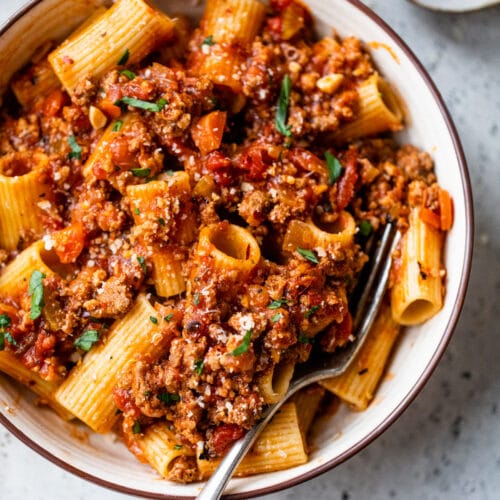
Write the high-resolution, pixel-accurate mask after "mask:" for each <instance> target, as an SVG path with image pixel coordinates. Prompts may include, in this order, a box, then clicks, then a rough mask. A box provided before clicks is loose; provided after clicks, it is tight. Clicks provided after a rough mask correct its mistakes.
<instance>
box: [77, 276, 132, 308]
mask: <svg viewBox="0 0 500 500" xmlns="http://www.w3.org/2000/svg"><path fill="white" fill-rule="evenodd" d="M131 305H132V294H131V293H130V291H129V290H128V287H127V286H126V285H125V283H124V282H123V279H121V278H118V277H117V276H112V277H111V278H109V279H108V280H107V281H105V282H104V283H103V284H102V285H101V287H100V288H98V289H97V291H96V294H95V298H94V299H91V300H88V301H87V302H85V303H84V304H83V307H84V308H85V309H86V310H87V311H88V312H89V313H90V314H91V315H92V316H95V317H96V318H117V317H118V316H120V315H122V314H124V313H125V312H127V310H128V309H129V308H130V306H131Z"/></svg>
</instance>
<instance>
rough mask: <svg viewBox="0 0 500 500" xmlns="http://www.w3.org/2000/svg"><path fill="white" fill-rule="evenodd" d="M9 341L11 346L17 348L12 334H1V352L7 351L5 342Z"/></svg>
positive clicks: (3, 332)
mask: <svg viewBox="0 0 500 500" xmlns="http://www.w3.org/2000/svg"><path fill="white" fill-rule="evenodd" d="M6 340H8V341H9V344H10V345H13V346H16V345H17V342H16V339H15V338H14V337H13V336H12V335H11V333H10V332H5V331H1V332H0V351H3V350H4V349H5V341H6Z"/></svg>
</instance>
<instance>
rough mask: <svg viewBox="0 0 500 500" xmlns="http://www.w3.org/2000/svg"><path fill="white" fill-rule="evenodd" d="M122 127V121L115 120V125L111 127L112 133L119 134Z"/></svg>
mask: <svg viewBox="0 0 500 500" xmlns="http://www.w3.org/2000/svg"><path fill="white" fill-rule="evenodd" d="M122 126H123V121H122V120H116V122H115V124H114V125H113V132H119V131H120V129H121V128H122Z"/></svg>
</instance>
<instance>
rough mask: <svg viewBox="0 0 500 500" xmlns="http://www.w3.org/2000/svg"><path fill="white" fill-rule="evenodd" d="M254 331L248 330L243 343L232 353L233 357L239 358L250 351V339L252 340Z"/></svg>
mask: <svg viewBox="0 0 500 500" xmlns="http://www.w3.org/2000/svg"><path fill="white" fill-rule="evenodd" d="M252 333H253V331H252V330H248V332H247V333H245V336H244V337H243V340H242V341H241V344H240V345H239V346H238V347H237V348H236V349H235V350H234V351H233V352H232V353H231V354H232V355H233V356H239V355H240V354H243V353H245V352H247V351H248V347H249V346H250V339H251V338H252Z"/></svg>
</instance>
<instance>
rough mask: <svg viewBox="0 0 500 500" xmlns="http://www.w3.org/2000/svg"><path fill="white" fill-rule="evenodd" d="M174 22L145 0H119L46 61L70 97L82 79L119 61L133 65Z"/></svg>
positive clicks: (95, 75)
mask: <svg viewBox="0 0 500 500" xmlns="http://www.w3.org/2000/svg"><path fill="white" fill-rule="evenodd" d="M173 28H174V25H173V22H172V21H171V19H170V18H169V17H167V16H166V15H165V14H163V13H162V12H160V11H158V10H156V9H153V8H152V7H151V6H150V5H149V3H148V2H146V1H144V0H119V1H117V2H116V3H115V4H114V5H113V6H112V7H111V8H110V9H109V10H108V11H106V12H105V13H104V14H102V15H101V16H100V17H98V18H97V19H96V20H95V21H94V22H93V23H91V24H90V25H88V26H87V27H85V28H84V29H81V30H78V31H77V32H76V33H74V34H73V35H72V36H70V37H69V38H68V39H67V40H66V41H65V42H63V43H62V44H61V45H60V46H59V47H57V48H56V49H55V50H54V51H53V52H52V53H51V54H50V55H49V62H50V64H51V65H52V67H53V69H54V72H55V73H56V75H57V76H58V78H59V80H60V81H61V83H62V84H63V86H64V88H65V89H66V90H67V92H68V93H69V94H70V95H71V96H73V95H74V93H75V89H76V88H77V86H78V84H79V83H80V82H81V81H82V80H84V79H85V78H89V77H90V78H94V79H98V78H100V77H101V76H102V75H104V74H105V73H106V72H107V71H109V70H111V69H113V68H114V67H115V66H117V65H119V64H127V63H128V64H135V63H138V62H139V61H141V60H142V59H143V58H144V57H145V56H147V55H148V54H149V53H150V52H152V51H153V50H154V49H155V48H156V47H158V46H159V45H161V44H162V43H163V42H165V41H166V40H167V39H168V38H169V37H170V36H171V35H172V32H173Z"/></svg>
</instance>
